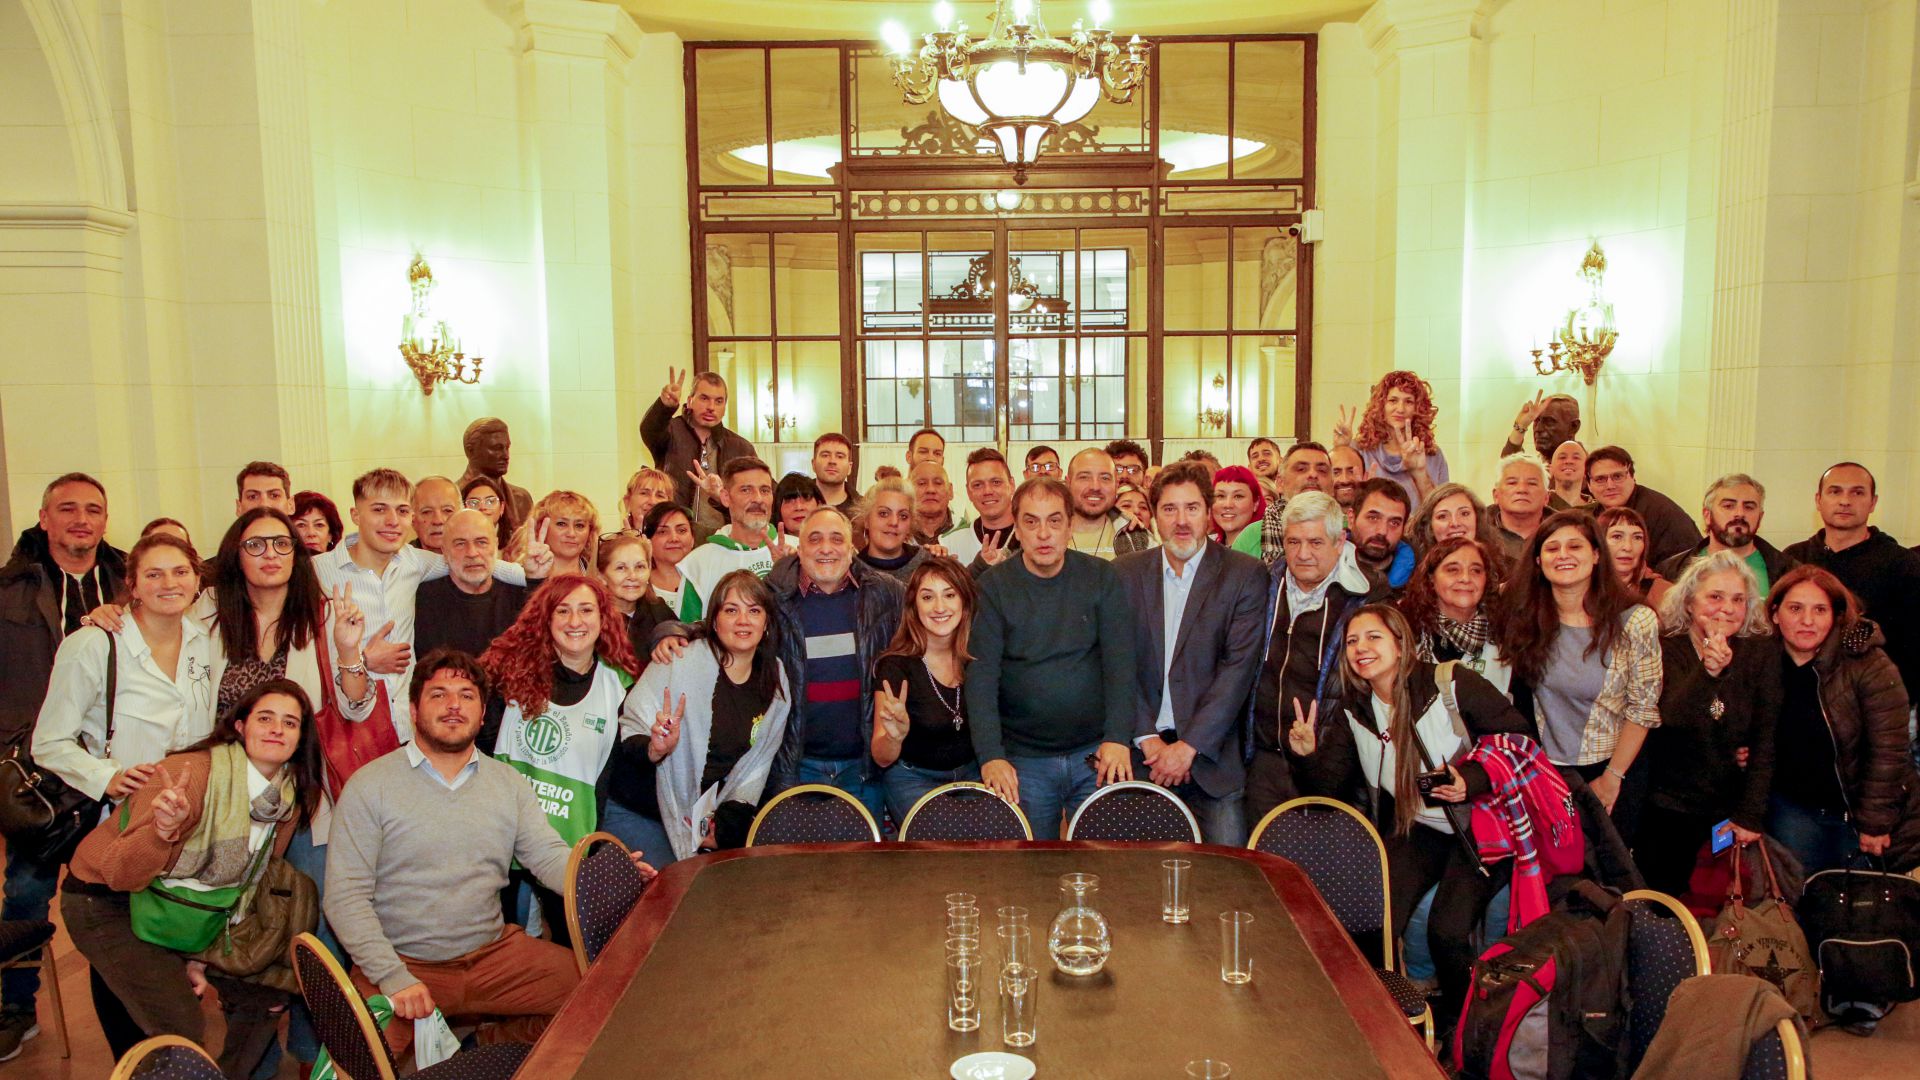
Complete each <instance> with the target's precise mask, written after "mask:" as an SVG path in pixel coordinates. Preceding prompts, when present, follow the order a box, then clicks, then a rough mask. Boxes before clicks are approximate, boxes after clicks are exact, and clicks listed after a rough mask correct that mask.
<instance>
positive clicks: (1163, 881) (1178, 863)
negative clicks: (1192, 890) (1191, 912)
mask: <svg viewBox="0 0 1920 1080" xmlns="http://www.w3.org/2000/svg"><path fill="white" fill-rule="evenodd" d="M1192 882H1193V862H1192V861H1191V860H1189V859H1162V860H1160V921H1161V922H1170V923H1183V922H1186V921H1187V916H1188V908H1187V888H1188V886H1189V885H1191V884H1192Z"/></svg>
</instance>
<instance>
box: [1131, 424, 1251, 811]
mask: <svg viewBox="0 0 1920 1080" xmlns="http://www.w3.org/2000/svg"><path fill="white" fill-rule="evenodd" d="M1148 499H1149V501H1150V502H1151V504H1152V506H1153V513H1154V520H1155V523H1156V524H1157V525H1158V526H1159V532H1160V538H1161V546H1159V547H1156V548H1150V549H1148V550H1146V551H1141V552H1135V553H1132V554H1128V555H1123V556H1121V557H1120V558H1118V559H1116V560H1114V569H1115V570H1116V571H1118V572H1119V574H1120V580H1121V583H1122V585H1124V586H1125V588H1126V593H1127V601H1128V603H1129V604H1131V605H1132V607H1133V612H1134V654H1135V656H1136V657H1137V658H1138V660H1139V663H1138V665H1137V668H1136V670H1137V671H1138V676H1137V678H1136V680H1135V685H1134V700H1135V707H1134V713H1135V724H1134V745H1135V747H1137V748H1138V750H1139V753H1140V757H1141V760H1142V761H1143V763H1144V765H1145V768H1146V771H1147V773H1148V776H1149V777H1150V778H1151V779H1152V781H1153V782H1154V783H1156V784H1159V785H1161V786H1162V787H1165V788H1168V789H1169V790H1171V791H1172V792H1173V793H1174V794H1176V795H1178V796H1179V797H1180V798H1181V799H1182V800H1183V801H1184V802H1185V803H1186V804H1187V805H1188V806H1189V807H1191V808H1192V810H1193V812H1194V816H1195V817H1196V818H1197V819H1198V820H1199V822H1200V835H1201V838H1202V839H1204V840H1205V841H1206V842H1207V843H1210V844H1227V845H1231V846H1234V847H1239V846H1240V845H1242V844H1245V843H1246V840H1247V822H1246V817H1245V814H1244V813H1243V809H1242V807H1243V802H1244V789H1245V786H1246V765H1245V758H1244V757H1243V751H1242V748H1243V746H1244V733H1243V732H1242V730H1241V729H1242V727H1243V726H1244V723H1245V718H1246V704H1247V696H1248V694H1249V693H1251V692H1252V689H1253V682H1254V678H1255V675H1256V674H1257V672H1258V670H1259V663H1260V645H1261V642H1262V639H1263V634H1262V630H1263V627H1262V626H1261V619H1262V616H1263V614H1264V613H1265V609H1266V590H1267V571H1266V567H1265V566H1264V565H1262V564H1261V562H1260V560H1258V559H1255V558H1253V557H1251V556H1249V555H1243V554H1241V553H1240V552H1237V551H1234V550H1232V549H1230V548H1227V547H1224V546H1222V545H1220V544H1217V543H1214V542H1213V541H1211V540H1209V539H1207V526H1208V523H1209V521H1210V518H1211V514H1212V508H1213V481H1212V478H1211V477H1209V476H1208V475H1207V470H1206V466H1204V465H1201V464H1200V463H1198V462H1190V461H1181V462H1175V463H1174V464H1172V465H1169V466H1167V467H1166V468H1165V469H1163V470H1161V472H1160V475H1159V476H1157V477H1155V478H1154V482H1153V485H1152V487H1151V489H1150V490H1149V494H1148Z"/></svg>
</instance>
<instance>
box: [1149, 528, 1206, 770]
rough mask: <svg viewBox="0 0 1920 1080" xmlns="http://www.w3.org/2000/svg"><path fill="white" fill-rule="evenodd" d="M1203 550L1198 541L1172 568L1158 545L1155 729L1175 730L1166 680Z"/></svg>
mask: <svg viewBox="0 0 1920 1080" xmlns="http://www.w3.org/2000/svg"><path fill="white" fill-rule="evenodd" d="M1206 553H1207V545H1205V544H1201V545H1200V550H1199V551H1196V552H1194V553H1193V558H1191V559H1188V560H1187V565H1186V566H1185V568H1184V571H1185V572H1184V573H1183V572H1182V571H1180V570H1175V569H1174V568H1173V560H1172V559H1171V558H1170V557H1168V555H1167V549H1166V547H1165V545H1162V546H1161V548H1160V715H1159V716H1156V717H1154V720H1153V726H1154V728H1155V729H1157V730H1159V731H1174V730H1176V729H1175V727H1174V723H1173V686H1172V685H1171V684H1170V683H1169V682H1168V681H1167V675H1168V673H1170V672H1171V671H1172V670H1173V647H1174V646H1175V645H1176V644H1178V643H1179V641H1180V621H1181V620H1182V619H1184V618H1185V617H1186V614H1187V597H1188V596H1189V595H1191V594H1192V592H1193V579H1194V577H1195V576H1197V575H1198V574H1199V573H1200V559H1201V557H1202V556H1204V555H1206ZM1157 738H1159V736H1158V735H1143V736H1141V737H1140V738H1138V739H1135V740H1134V743H1135V745H1139V744H1141V743H1143V742H1145V741H1146V740H1148V739H1157Z"/></svg>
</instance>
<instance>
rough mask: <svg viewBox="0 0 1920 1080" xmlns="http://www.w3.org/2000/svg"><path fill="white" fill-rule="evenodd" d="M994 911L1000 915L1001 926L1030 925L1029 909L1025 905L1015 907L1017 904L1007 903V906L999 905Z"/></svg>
mask: <svg viewBox="0 0 1920 1080" xmlns="http://www.w3.org/2000/svg"><path fill="white" fill-rule="evenodd" d="M993 913H994V914H995V915H998V916H1000V925H1001V926H1016V925H1017V926H1026V925H1028V922H1027V909H1026V908H1023V907H1015V906H1013V905H1012V904H1008V905H1007V906H1005V907H998V908H995V909H993Z"/></svg>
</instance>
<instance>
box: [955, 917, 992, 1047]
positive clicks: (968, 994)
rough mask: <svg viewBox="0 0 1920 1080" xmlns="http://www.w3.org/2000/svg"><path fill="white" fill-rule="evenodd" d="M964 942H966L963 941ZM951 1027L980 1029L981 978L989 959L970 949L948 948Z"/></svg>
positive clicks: (965, 1029)
mask: <svg viewBox="0 0 1920 1080" xmlns="http://www.w3.org/2000/svg"><path fill="white" fill-rule="evenodd" d="M962 940H964V939H962ZM946 956H947V1027H949V1028H951V1029H953V1030H954V1031H977V1030H979V1028H980V976H981V974H982V973H983V972H985V971H986V957H984V956H982V955H981V954H980V950H979V949H978V948H977V947H975V948H969V947H960V948H955V947H953V945H952V943H951V942H949V946H948V949H947V954H946Z"/></svg>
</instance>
